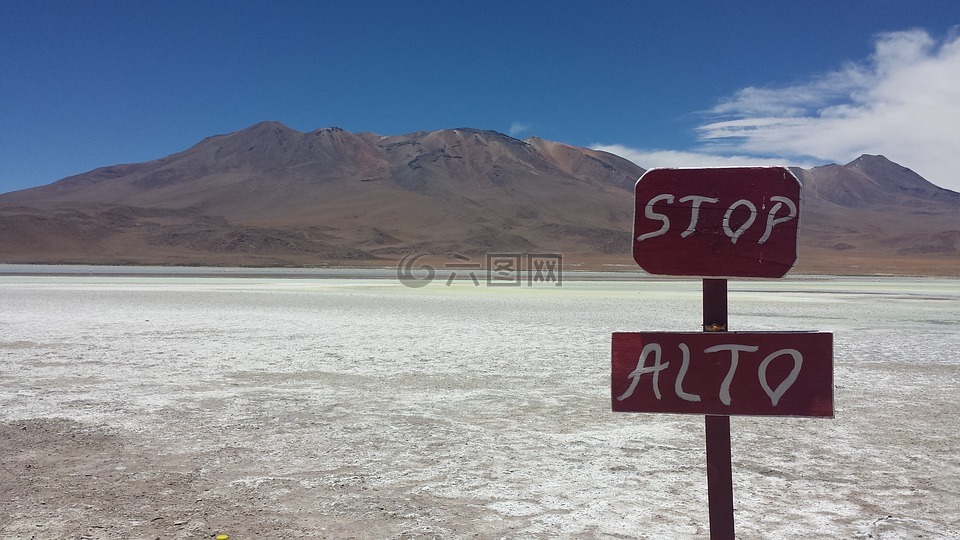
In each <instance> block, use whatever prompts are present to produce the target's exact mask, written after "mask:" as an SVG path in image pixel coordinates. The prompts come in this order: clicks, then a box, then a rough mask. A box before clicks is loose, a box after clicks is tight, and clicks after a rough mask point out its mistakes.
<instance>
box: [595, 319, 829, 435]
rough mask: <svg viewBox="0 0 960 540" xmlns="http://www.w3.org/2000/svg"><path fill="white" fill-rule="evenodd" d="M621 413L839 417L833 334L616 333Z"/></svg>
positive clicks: (616, 404) (615, 377)
mask: <svg viewBox="0 0 960 540" xmlns="http://www.w3.org/2000/svg"><path fill="white" fill-rule="evenodd" d="M611 390H612V392H611V394H612V395H611V401H612V403H613V410H614V411H616V412H653V413H689V414H712V415H754V416H819V417H832V416H833V334H830V333H827V332H688V333H667V332H617V333H614V334H613V362H612V381H611Z"/></svg>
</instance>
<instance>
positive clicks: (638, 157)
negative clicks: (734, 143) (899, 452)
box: [590, 144, 813, 169]
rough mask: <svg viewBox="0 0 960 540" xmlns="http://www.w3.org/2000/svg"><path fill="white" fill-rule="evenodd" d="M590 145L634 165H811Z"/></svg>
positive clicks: (744, 157)
mask: <svg viewBox="0 0 960 540" xmlns="http://www.w3.org/2000/svg"><path fill="white" fill-rule="evenodd" d="M590 148H592V149H594V150H600V151H603V152H610V153H611V154H616V155H618V156H620V157H622V158H626V159H629V160H630V161H632V162H634V163H636V164H637V165H639V166H641V167H643V168H645V169H652V168H654V167H769V166H776V165H782V166H785V167H786V166H797V167H812V166H813V164H810V163H807V162H796V161H790V160H787V159H782V158H771V157H765V158H763V157H755V156H747V155H719V154H710V153H704V152H685V151H680V150H643V149H638V148H629V147H626V146H623V145H620V144H593V145H591V146H590Z"/></svg>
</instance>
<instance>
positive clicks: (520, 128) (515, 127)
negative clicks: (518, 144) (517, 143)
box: [508, 122, 533, 137]
mask: <svg viewBox="0 0 960 540" xmlns="http://www.w3.org/2000/svg"><path fill="white" fill-rule="evenodd" d="M532 127H533V126H532V125H530V124H525V123H523V122H513V123H511V124H510V130H509V131H508V133H509V134H510V136H511V137H517V136H519V135H523V134H524V133H526V132H527V131H530V129H531V128H532Z"/></svg>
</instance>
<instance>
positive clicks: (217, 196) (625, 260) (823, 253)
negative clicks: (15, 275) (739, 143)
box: [0, 122, 960, 274]
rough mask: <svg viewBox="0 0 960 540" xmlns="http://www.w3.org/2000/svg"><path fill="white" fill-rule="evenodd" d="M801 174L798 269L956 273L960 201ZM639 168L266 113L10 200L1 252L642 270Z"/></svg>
mask: <svg viewBox="0 0 960 540" xmlns="http://www.w3.org/2000/svg"><path fill="white" fill-rule="evenodd" d="M795 172H796V173H797V174H798V176H799V177H800V178H801V181H802V182H803V183H804V186H805V189H804V194H803V209H802V212H803V214H802V224H801V230H802V233H801V244H802V247H801V259H800V261H801V269H804V268H806V269H808V270H814V271H832V272H868V273H872V272H887V271H890V272H932V273H941V274H943V273H946V274H958V273H960V270H958V267H960V253H958V246H960V238H958V237H960V194H956V193H954V192H951V191H948V190H943V189H940V188H937V187H936V186H933V185H932V184H929V183H928V182H926V181H925V180H923V179H922V178H920V177H919V176H917V175H916V174H915V173H913V172H912V171H910V170H909V169H905V168H903V167H900V166H899V165H896V164H894V163H891V162H889V161H888V160H886V159H885V158H883V157H881V156H863V157H861V158H859V159H857V160H855V161H854V162H852V163H850V164H848V165H844V166H839V165H831V166H828V167H818V168H815V169H812V170H809V171H807V170H800V169H798V170H796V171H795ZM642 173H643V169H641V168H640V167H638V166H636V165H634V164H633V163H631V162H629V161H627V160H624V159H622V158H620V157H617V156H614V155H612V154H607V153H604V152H598V151H594V150H589V149H584V148H577V147H572V146H569V145H565V144H562V143H557V142H552V141H545V140H543V139H539V138H530V139H527V140H524V141H520V140H517V139H514V138H511V137H508V136H506V135H503V134H500V133H497V132H493V131H481V130H476V129H469V128H462V129H451V130H441V131H434V132H420V133H413V134H408V135H401V136H389V137H382V136H379V135H376V134H371V133H362V134H352V133H349V132H346V131H344V130H342V129H338V128H329V129H320V130H316V131H312V132H309V133H301V132H298V131H294V130H291V129H289V128H287V127H286V126H283V125H282V124H278V123H275V122H263V123H260V124H257V125H255V126H252V127H250V128H247V129H245V130H241V131H238V132H235V133H230V134H227V135H218V136H214V137H209V138H207V139H205V140H203V141H201V142H200V143H198V144H196V145H194V146H193V147H191V148H189V149H187V150H185V151H183V152H180V153H177V154H173V155H171V156H167V157H165V158H162V159H158V160H154V161H150V162H147V163H140V164H129V165H116V166H112V167H104V168H101V169H96V170H94V171H91V172H89V173H85V174H81V175H77V176H73V177H70V178H66V179H64V180H61V181H59V182H55V183H53V184H50V185H48V186H41V187H37V188H33V189H28V190H23V191H19V192H14V193H8V194H4V195H0V261H2V262H47V263H50V262H78V263H132V264H220V265H324V264H365V263H372V264H392V263H393V262H394V261H396V260H397V259H399V258H401V257H403V256H404V255H408V254H433V255H436V256H438V257H440V258H443V257H448V256H451V255H453V254H460V255H464V256H468V257H476V259H475V260H476V261H477V262H482V259H483V254H484V253H488V252H494V251H497V252H518V253H531V252H534V253H535V252H541V253H542V252H561V253H563V254H564V255H565V257H566V260H567V261H569V263H570V264H582V265H586V266H594V267H603V266H604V265H609V264H613V265H625V267H627V268H630V267H632V261H631V257H630V253H629V250H630V236H631V228H632V214H633V204H634V201H633V186H634V184H635V182H636V179H637V178H638V177H639V176H640V175H641V174H642Z"/></svg>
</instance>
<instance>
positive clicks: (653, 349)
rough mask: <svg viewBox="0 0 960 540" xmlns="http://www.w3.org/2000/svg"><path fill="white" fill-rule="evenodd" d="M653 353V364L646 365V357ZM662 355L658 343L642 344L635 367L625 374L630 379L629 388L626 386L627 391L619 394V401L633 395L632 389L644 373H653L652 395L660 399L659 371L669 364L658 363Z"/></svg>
mask: <svg viewBox="0 0 960 540" xmlns="http://www.w3.org/2000/svg"><path fill="white" fill-rule="evenodd" d="M651 353H652V354H653V365H652V366H650V367H647V357H648V356H650V354H651ZM662 356H663V350H662V349H661V347H660V344H659V343H647V344H646V345H644V346H643V350H642V351H641V352H640V359H639V360H637V368H636V369H634V370H633V372H631V373H630V375H627V378H629V379H632V381H631V382H630V388H627V391H626V392H624V393H623V395H622V396H620V397H619V398H617V399H619V400H620V401H623V400H625V399H627V398H628V397H630V396H631V395H633V391H634V390H636V389H637V384H638V383H639V382H640V377H642V376H643V374H644V373H653V395H655V396H657V399H660V372H661V371H663V370H665V369H667V367H668V366H669V365H670V362H667V363H665V364H661V363H660V359H661V357H662Z"/></svg>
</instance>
